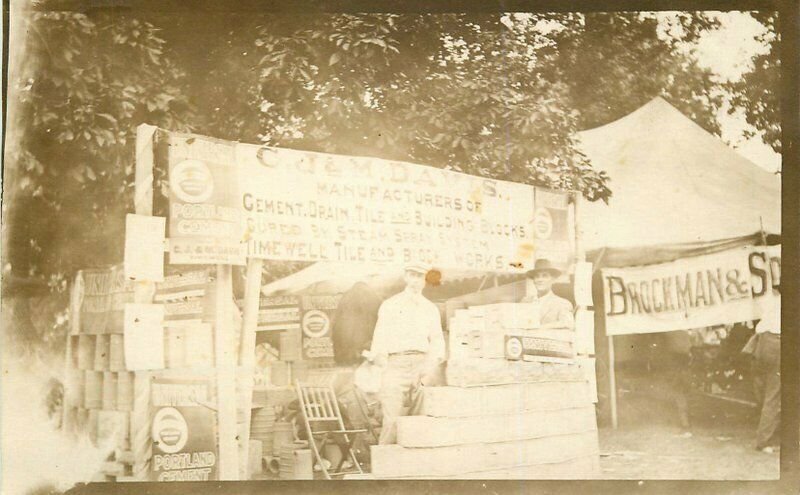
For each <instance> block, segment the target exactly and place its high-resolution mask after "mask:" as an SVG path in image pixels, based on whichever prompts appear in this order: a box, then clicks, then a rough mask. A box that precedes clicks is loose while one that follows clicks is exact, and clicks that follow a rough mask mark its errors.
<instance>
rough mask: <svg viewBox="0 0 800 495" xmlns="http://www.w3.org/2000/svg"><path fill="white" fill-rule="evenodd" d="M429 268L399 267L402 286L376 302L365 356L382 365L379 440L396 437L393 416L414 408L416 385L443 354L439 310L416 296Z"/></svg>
mask: <svg viewBox="0 0 800 495" xmlns="http://www.w3.org/2000/svg"><path fill="white" fill-rule="evenodd" d="M429 270H430V266H429V265H426V264H424V263H412V264H408V265H406V267H405V274H404V276H403V279H404V280H405V283H406V288H405V290H403V291H402V292H400V293H399V294H397V295H394V296H392V297H390V298H389V299H387V300H386V301H384V302H383V304H381V307H380V309H379V310H378V321H377V323H376V324H375V333H374V335H373V338H372V348H371V354H372V355H373V357H374V360H375V362H376V363H377V364H378V365H380V366H384V370H383V378H382V384H381V391H380V398H381V407H382V409H383V426H382V427H381V436H380V440H379V442H380V443H381V444H390V443H395V442H396V441H397V417H398V416H405V415H407V414H409V413H410V414H414V413H415V412H416V410H417V409H418V408H419V402H418V399H419V395H420V394H419V386H420V385H421V384H424V381H425V375H426V374H427V373H429V372H431V371H433V370H434V369H435V368H436V366H438V365H439V363H441V362H442V361H444V358H445V346H444V336H443V335H442V321H441V316H440V314H439V309H438V308H437V307H436V305H435V304H433V303H432V302H430V301H429V300H428V299H426V298H425V296H423V295H422V289H424V288H425V276H426V274H427V273H428V271H429Z"/></svg>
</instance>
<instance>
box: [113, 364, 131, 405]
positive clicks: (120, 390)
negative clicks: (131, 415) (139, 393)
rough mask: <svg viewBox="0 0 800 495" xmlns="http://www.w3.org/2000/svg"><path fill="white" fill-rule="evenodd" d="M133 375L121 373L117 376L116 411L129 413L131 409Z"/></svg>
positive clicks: (125, 372)
mask: <svg viewBox="0 0 800 495" xmlns="http://www.w3.org/2000/svg"><path fill="white" fill-rule="evenodd" d="M133 395H134V392H133V373H132V372H130V371H121V372H119V373H118V374H117V409H118V410H120V411H131V410H132V409H133Z"/></svg>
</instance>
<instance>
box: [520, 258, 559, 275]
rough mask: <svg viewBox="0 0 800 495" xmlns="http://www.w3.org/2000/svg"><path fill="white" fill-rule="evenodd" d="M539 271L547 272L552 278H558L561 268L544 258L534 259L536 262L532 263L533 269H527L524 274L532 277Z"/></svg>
mask: <svg viewBox="0 0 800 495" xmlns="http://www.w3.org/2000/svg"><path fill="white" fill-rule="evenodd" d="M540 272H547V273H549V274H550V275H552V276H553V278H558V277H560V276H561V270H559V269H558V268H556V267H555V266H553V264H552V263H551V262H550V260H546V259H538V260H536V263H534V265H533V270H528V272H527V273H525V276H526V277H528V278H533V277H534V276H536V274H537V273H540Z"/></svg>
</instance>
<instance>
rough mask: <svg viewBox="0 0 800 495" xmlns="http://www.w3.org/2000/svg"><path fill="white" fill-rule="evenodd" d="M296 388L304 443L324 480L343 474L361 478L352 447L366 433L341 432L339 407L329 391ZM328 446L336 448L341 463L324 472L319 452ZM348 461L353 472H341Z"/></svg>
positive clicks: (311, 386)
mask: <svg viewBox="0 0 800 495" xmlns="http://www.w3.org/2000/svg"><path fill="white" fill-rule="evenodd" d="M296 387H297V398H298V400H299V402H300V412H301V415H302V416H303V422H304V423H305V427H306V433H307V434H308V443H309V445H310V446H311V450H312V451H313V452H314V458H315V459H316V462H317V463H318V464H319V466H320V468H321V470H322V474H323V475H324V476H325V479H328V480H329V479H331V478H332V477H333V476H344V475H345V474H364V471H363V470H362V469H361V464H360V463H359V462H358V459H356V455H355V452H353V443H354V442H355V441H356V439H357V438H358V435H360V434H362V433H364V432H366V431H367V430H348V429H346V428H345V426H344V420H343V419H342V413H341V411H340V410H339V403H338V402H337V400H336V394H335V393H334V392H333V388H332V387H330V386H327V387H320V386H313V385H306V384H303V383H300V382H297V385H296ZM330 442H333V443H335V444H336V445H338V446H339V448H340V449H341V451H342V459H341V460H340V461H339V463H338V465H337V466H335V467H334V466H331V469H328V468H326V467H325V463H324V462H323V458H322V452H323V449H324V448H325V445H328V444H329V443H330ZM348 458H350V460H351V461H352V462H353V466H354V469H351V470H343V469H342V466H343V465H344V462H345V460H347V459H348Z"/></svg>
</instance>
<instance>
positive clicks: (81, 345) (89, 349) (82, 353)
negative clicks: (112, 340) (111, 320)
mask: <svg viewBox="0 0 800 495" xmlns="http://www.w3.org/2000/svg"><path fill="white" fill-rule="evenodd" d="M94 338H95V337H94V335H86V334H82V335H79V336H78V349H77V352H78V368H79V369H82V370H93V369H94V350H95V343H94Z"/></svg>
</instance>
